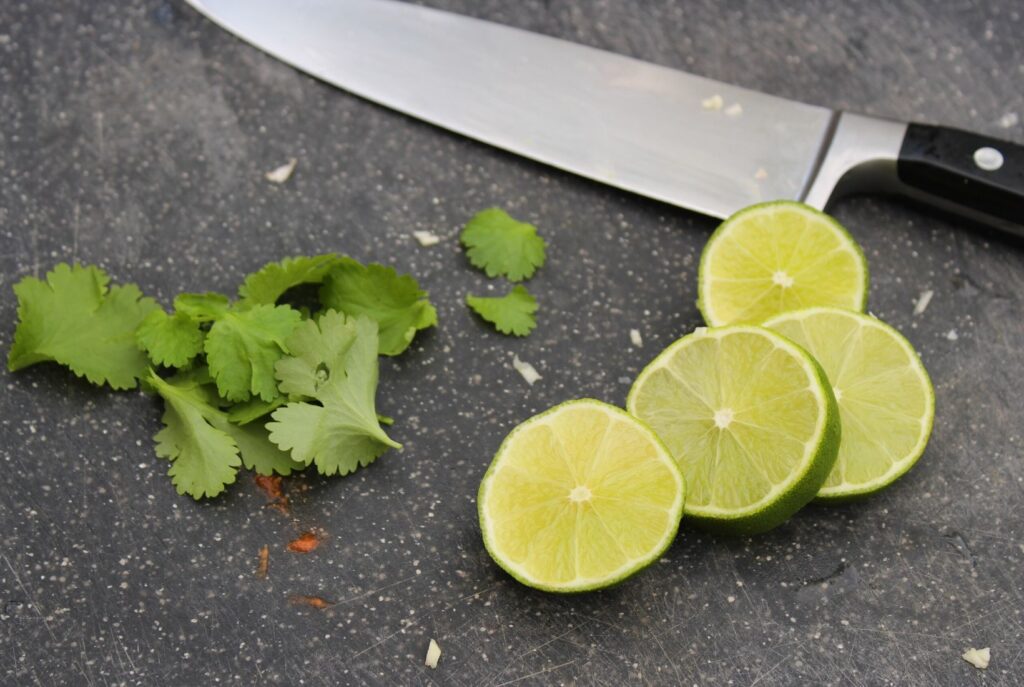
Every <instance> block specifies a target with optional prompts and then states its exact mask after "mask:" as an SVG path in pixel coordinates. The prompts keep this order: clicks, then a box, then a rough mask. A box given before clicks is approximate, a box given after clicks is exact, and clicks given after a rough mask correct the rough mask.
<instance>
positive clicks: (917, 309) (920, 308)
mask: <svg viewBox="0 0 1024 687" xmlns="http://www.w3.org/2000/svg"><path fill="white" fill-rule="evenodd" d="M934 295H935V292H934V291H932V290H931V289H928V290H926V291H922V292H921V295H920V296H918V297H917V303H915V304H914V314H915V315H920V314H921V313H923V312H924V311H925V308H927V307H928V304H929V303H931V302H932V296H934Z"/></svg>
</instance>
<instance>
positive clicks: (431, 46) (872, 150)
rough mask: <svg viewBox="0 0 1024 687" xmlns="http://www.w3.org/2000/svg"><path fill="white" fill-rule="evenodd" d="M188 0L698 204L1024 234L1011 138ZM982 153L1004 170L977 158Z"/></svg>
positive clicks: (376, 24)
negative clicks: (856, 192)
mask: <svg viewBox="0 0 1024 687" xmlns="http://www.w3.org/2000/svg"><path fill="white" fill-rule="evenodd" d="M188 2H189V3H190V4H191V5H192V6H193V7H194V8H195V9H197V10H199V11H200V12H201V13H203V14H205V15H206V16H207V17H209V18H210V19H212V20H213V21H215V22H216V23H218V24H220V25H221V26H222V27H224V28H225V29H227V30H228V31H230V32H232V33H234V34H236V35H237V36H239V37H241V38H242V39H244V40H246V41H248V42H249V43H252V44H253V45H255V46H257V47H259V48H260V49H262V50H264V51H265V52H267V53H269V54H271V55H273V56H275V57H277V58H278V59H280V60H282V61H284V62H286V63H288V64H291V65H292V66H294V67H297V68H298V69H301V70H302V71H304V72H307V73H309V74H311V75H313V76H315V77H317V78H319V79H321V80H323V81H325V82H327V83H330V84H333V85H335V86H338V87H340V88H342V89H344V90H346V91H349V92H351V93H354V94H356V95H359V96H361V97H363V98H366V99H368V100H371V101H374V102H376V103H379V104H381V105H385V106H387V107H389V108H392V109H395V110H398V111H400V112H404V113H406V114H408V115H411V116H413V117H416V118H418V119H422V120H425V121H428V122H431V123H433V124H436V125H438V126H441V127H443V128H446V129H449V130H451V131H455V132H457V133H460V134H463V135H466V136H469V137H471V138H474V139H477V140H479V141H483V142H485V143H489V144H491V145H494V146H497V147H499V148H503V149H505V150H509V151H512V152H515V153H518V154H520V155H523V156H525V157H528V158H532V159H534V160H538V161H540V162H543V163H546V164H549V165H552V166H554V167H558V168H560V169H563V170H566V171H569V172H573V173H575V174H579V175H581V176H584V177H588V178H590V179H594V180H596V181H600V182H603V183H605V184H609V185H611V186H615V187H618V188H621V189H624V190H627V191H632V192H635V193H639V194H641V195H644V196H648V197H651V198H655V199H657V200H661V201H664V202H667V203H671V204H673V205H678V206H681V207H685V208H689V209H691V210H695V211H697V212H701V213H703V214H707V215H711V216H714V217H727V216H728V215H730V214H732V213H733V212H735V211H736V210H738V209H740V208H742V207H745V206H747V205H750V204H753V203H756V202H760V201H765V200H775V199H792V200H801V201H805V202H808V203H810V204H812V205H815V206H816V207H819V208H824V207H825V206H826V205H827V204H828V203H829V202H830V200H832V199H833V198H834V197H836V196H837V190H843V189H844V187H845V188H854V189H861V188H865V187H868V188H871V187H877V188H880V189H885V190H900V191H903V192H905V193H907V194H908V195H915V196H918V197H922V198H924V199H926V200H928V201H929V202H932V203H933V204H936V205H939V206H944V207H947V208H948V209H952V210H954V211H957V212H959V213H961V214H964V215H967V216H969V217H971V218H973V219H976V220H981V221H984V222H987V223H989V224H991V225H993V226H996V227H999V228H1002V229H1006V230H1008V231H1011V232H1013V233H1015V234H1017V235H1024V230H1022V229H1021V227H1020V225H1021V224H1024V147H1021V146H1015V145H1014V144H1011V143H1007V142H1003V141H997V140H996V139H989V138H987V137H981V136H978V135H976V134H968V133H967V132H961V131H957V130H954V129H948V128H942V127H929V126H925V125H911V126H909V127H908V125H907V124H906V123H901V122H893V121H888V120H883V119H878V118H873V117H865V116H862V115H855V114H851V113H845V112H838V111H834V110H830V109H828V108H823V107H818V106H814V105H807V104H804V103H800V102H795V101H791V100H786V99H783V98H779V97H775V96H771V95H766V94H763V93H759V92H756V91H752V90H748V89H745V88H740V87H737V86H732V85H729V84H724V83H720V82H717V81H714V80H711V79H707V78H703V77H700V76H695V75H691V74H687V73H685V72H681V71H677V70H673V69H669V68H666V67H662V66H658V65H654V64H651V63H647V62H643V61H640V60H636V59H633V58H630V57H626V56H623V55H618V54H615V53H610V52H606V51H602V50H597V49H594V48H589V47H586V46H582V45H578V44H575V43H571V42H568V41H563V40H560V39H557V38H552V37H548V36H543V35H540V34H534V33H530V32H527V31H522V30H520V29H516V28H512V27H507V26H503V25H500V24H495V23H491V22H486V21H482V20H478V19H474V18H471V17H466V16H462V15H457V14H453V13H449V12H444V11H440V10H435V9H431V8H427V7H421V6H417V5H412V4H408V3H405V2H397V1H395V0H290V1H289V2H281V1H280V0H188ZM914 127H917V128H914ZM912 134H915V136H912ZM982 149H989V150H990V151H991V152H979V151H982ZM992 154H994V155H995V156H998V157H999V159H1000V164H999V165H998V166H997V167H995V168H990V169H985V167H986V166H987V167H992V164H993V160H994V159H995V158H994V157H993V156H992ZM979 155H980V156H981V157H980V158H979ZM986 155H987V156H988V157H985V156H986ZM979 159H980V160H981V161H980V162H979ZM983 163H985V164H983ZM965 185H966V187H967V188H966V189H965V188H964V186H965ZM979 193H980V196H981V197H980V199H979Z"/></svg>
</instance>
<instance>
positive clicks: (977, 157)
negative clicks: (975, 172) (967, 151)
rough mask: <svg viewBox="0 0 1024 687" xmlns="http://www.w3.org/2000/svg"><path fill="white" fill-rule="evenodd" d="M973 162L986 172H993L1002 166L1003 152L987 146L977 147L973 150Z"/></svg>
mask: <svg viewBox="0 0 1024 687" xmlns="http://www.w3.org/2000/svg"><path fill="white" fill-rule="evenodd" d="M974 164H976V165H978V167H979V168H980V169H983V170H985V171H986V172H994V171H996V170H997V169H999V168H1000V167H1002V166H1003V154H1002V153H1000V152H999V151H998V150H996V149H995V148H990V147H989V146H984V147H981V148H978V149H977V150H975V151H974Z"/></svg>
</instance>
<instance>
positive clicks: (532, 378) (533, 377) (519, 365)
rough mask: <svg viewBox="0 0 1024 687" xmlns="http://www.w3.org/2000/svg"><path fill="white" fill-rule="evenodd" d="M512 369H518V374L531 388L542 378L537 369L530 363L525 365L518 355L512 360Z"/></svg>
mask: <svg viewBox="0 0 1024 687" xmlns="http://www.w3.org/2000/svg"><path fill="white" fill-rule="evenodd" d="M512 367H514V368H516V372H518V373H519V374H521V375H522V376H523V379H525V380H526V383H527V384H529V385H530V386H533V385H534V383H535V382H536V381H537V380H538V379H540V378H541V376H540V373H539V372H537V368H535V367H534V366H533V365H531V364H530V363H524V362H523V361H522V360H520V359H519V356H518V355H517V356H514V357H513V358H512Z"/></svg>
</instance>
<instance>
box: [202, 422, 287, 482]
mask: <svg viewBox="0 0 1024 687" xmlns="http://www.w3.org/2000/svg"><path fill="white" fill-rule="evenodd" d="M219 427H220V428H221V429H222V430H224V432H226V433H227V434H229V435H231V438H232V439H234V440H235V443H236V444H238V450H239V451H240V452H241V455H242V463H243V464H244V465H245V467H247V468H248V469H250V470H255V471H256V472H257V473H259V474H261V475H274V474H277V475H290V474H291V473H292V470H301V469H302V468H304V467H305V465H302V464H300V463H296V462H295V461H294V460H292V459H291V457H290V456H289V455H288V453H286V452H285V451H282V450H281V449H279V448H278V447H277V446H274V444H272V443H271V442H270V435H269V434H268V432H267V430H266V428H265V427H264V426H263V425H262V424H258V423H252V424H248V425H245V426H244V427H241V426H239V425H236V424H233V423H231V422H225V423H223V424H221V425H219Z"/></svg>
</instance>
